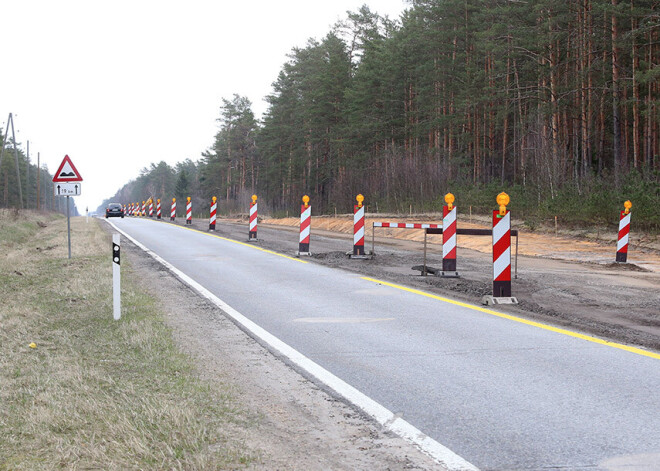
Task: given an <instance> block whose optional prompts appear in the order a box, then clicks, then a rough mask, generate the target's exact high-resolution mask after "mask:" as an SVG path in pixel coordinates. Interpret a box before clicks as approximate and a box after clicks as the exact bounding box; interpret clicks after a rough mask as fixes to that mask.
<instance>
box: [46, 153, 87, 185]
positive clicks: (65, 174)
mask: <svg viewBox="0 0 660 471" xmlns="http://www.w3.org/2000/svg"><path fill="white" fill-rule="evenodd" d="M53 181H54V182H81V181H83V179H82V177H81V176H80V172H78V170H76V166H75V165H73V162H71V159H70V158H69V156H68V155H65V156H64V160H62V163H61V164H60V167H59V168H58V169H57V172H55V176H54V177H53Z"/></svg>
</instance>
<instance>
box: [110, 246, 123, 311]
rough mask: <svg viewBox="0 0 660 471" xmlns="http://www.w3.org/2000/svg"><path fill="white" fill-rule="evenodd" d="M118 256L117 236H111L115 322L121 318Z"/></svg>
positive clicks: (119, 252)
mask: <svg viewBox="0 0 660 471" xmlns="http://www.w3.org/2000/svg"><path fill="white" fill-rule="evenodd" d="M120 256H121V246H120V243H119V234H112V315H113V317H114V318H115V320H119V319H120V318H121V274H120V271H119V262H120Z"/></svg>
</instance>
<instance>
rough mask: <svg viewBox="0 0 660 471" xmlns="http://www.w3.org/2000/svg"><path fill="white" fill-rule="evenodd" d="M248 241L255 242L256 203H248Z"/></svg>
mask: <svg viewBox="0 0 660 471" xmlns="http://www.w3.org/2000/svg"><path fill="white" fill-rule="evenodd" d="M248 240H257V203H250V229H249V232H248Z"/></svg>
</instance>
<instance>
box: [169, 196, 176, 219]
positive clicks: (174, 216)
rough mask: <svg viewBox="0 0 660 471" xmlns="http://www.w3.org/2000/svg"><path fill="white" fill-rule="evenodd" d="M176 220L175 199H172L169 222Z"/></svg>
mask: <svg viewBox="0 0 660 471" xmlns="http://www.w3.org/2000/svg"><path fill="white" fill-rule="evenodd" d="M175 219H176V198H172V208H171V209H170V221H174V220H175Z"/></svg>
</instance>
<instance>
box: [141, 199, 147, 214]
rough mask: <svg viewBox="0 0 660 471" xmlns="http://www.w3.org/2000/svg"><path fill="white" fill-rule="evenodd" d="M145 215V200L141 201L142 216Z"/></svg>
mask: <svg viewBox="0 0 660 471" xmlns="http://www.w3.org/2000/svg"><path fill="white" fill-rule="evenodd" d="M146 215H147V205H146V204H145V202H144V201H143V202H142V217H144V216H146Z"/></svg>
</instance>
